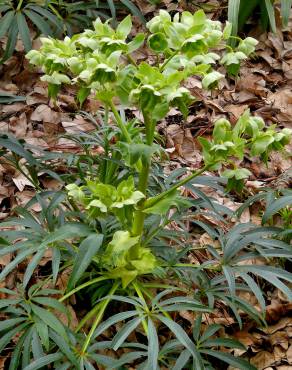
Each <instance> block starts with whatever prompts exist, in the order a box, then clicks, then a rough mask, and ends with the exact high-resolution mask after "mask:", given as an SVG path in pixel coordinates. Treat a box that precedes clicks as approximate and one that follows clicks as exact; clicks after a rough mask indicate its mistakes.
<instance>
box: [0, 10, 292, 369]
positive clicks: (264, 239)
mask: <svg viewBox="0 0 292 370" xmlns="http://www.w3.org/2000/svg"><path fill="white" fill-rule="evenodd" d="M131 27H132V23H131V17H126V18H125V19H124V20H123V21H122V22H121V23H120V24H119V25H118V27H117V28H116V30H114V29H113V28H111V26H110V25H109V23H108V22H105V23H104V22H102V21H101V20H100V19H97V20H96V21H95V22H94V25H93V29H90V30H85V31H84V32H83V33H81V34H79V35H74V36H73V37H72V38H69V37H66V38H65V39H64V41H60V40H56V39H48V38H43V39H42V47H41V49H40V50H39V51H36V50H33V51H31V52H30V53H29V54H28V55H27V58H28V59H29V60H30V62H31V63H32V64H34V65H36V66H38V67H40V68H42V70H43V72H44V75H43V76H42V78H41V79H42V81H45V82H47V83H48V89H49V94H50V96H51V97H52V98H53V99H55V98H56V97H57V94H58V92H59V91H60V90H61V88H62V85H64V84H68V85H73V86H74V87H76V88H77V95H76V98H77V100H78V102H79V104H80V106H82V104H83V103H84V101H85V99H86V98H87V96H88V95H89V94H90V92H91V91H94V92H95V93H96V98H97V99H98V100H99V101H101V102H102V105H103V109H101V111H100V116H99V117H98V122H97V130H96V131H95V132H93V133H91V134H88V135H80V136H79V137H74V138H72V140H73V139H74V140H75V141H77V142H79V144H80V146H82V147H83V148H84V153H85V154H84V155H83V156H82V157H79V158H78V157H75V158H71V159H70V161H71V162H70V166H71V167H72V168H74V169H76V170H77V171H72V172H68V174H66V175H65V176H62V178H61V179H60V180H61V181H63V182H64V185H65V186H64V189H63V190H61V191H56V192H42V191H41V188H40V187H39V184H38V183H37V177H36V176H35V175H34V174H35V172H34V171H36V170H40V169H41V170H46V171H47V173H48V174H50V175H51V176H57V174H55V173H54V172H53V169H52V168H47V169H45V165H44V157H43V156H42V155H40V156H39V157H38V158H35V156H32V152H31V150H30V148H24V147H23V145H21V143H19V142H17V141H16V140H15V141H14V145H11V140H13V139H11V138H8V137H6V136H3V137H2V138H1V145H2V146H3V147H4V148H7V149H9V150H10V151H11V152H12V154H11V153H8V154H7V155H6V158H7V159H8V160H10V162H11V163H12V164H14V165H19V161H20V159H21V158H23V157H24V158H26V159H27V160H28V162H30V163H31V166H30V167H29V166H28V167H29V169H28V170H27V171H23V172H24V174H25V175H26V176H29V178H30V181H32V182H33V183H35V185H36V188H39V192H38V194H37V195H36V197H35V198H34V199H33V200H32V201H31V202H30V203H29V204H28V205H27V207H25V208H19V209H18V210H17V211H16V212H18V215H17V216H16V217H14V218H13V219H10V220H8V221H6V222H3V223H2V225H1V226H2V227H3V228H4V230H3V232H2V233H1V240H0V243H1V250H0V255H1V256H5V255H6V254H8V253H14V258H13V259H12V261H11V262H10V263H8V264H7V266H6V267H5V268H4V269H3V270H2V271H1V273H0V280H1V281H2V280H3V279H5V278H6V277H7V276H8V274H9V273H11V272H12V271H13V270H14V269H15V268H17V266H19V265H20V264H22V263H23V262H25V261H28V264H27V266H26V267H25V272H24V276H23V281H22V282H20V284H19V287H18V289H17V291H15V290H9V289H6V288H2V289H1V292H3V293H5V294H7V295H8V298H6V299H2V300H1V303H0V309H1V312H2V314H3V316H4V318H5V319H4V320H3V321H2V322H1V324H0V331H1V333H2V334H3V335H2V337H1V339H0V350H4V351H5V350H8V349H9V347H10V346H11V344H12V342H14V340H15V335H16V334H17V335H18V339H17V344H16V346H15V348H14V350H13V353H12V356H11V361H10V364H9V368H10V369H18V368H22V369H26V370H28V369H30V370H32V369H38V368H43V367H45V366H51V367H52V368H56V369H70V368H76V369H93V368H95V367H96V366H98V367H102V366H103V367H105V368H106V369H119V368H122V366H130V365H132V366H136V368H139V369H157V368H171V369H185V368H186V369H212V368H215V369H216V368H223V367H222V366H225V365H224V364H230V365H232V366H235V367H237V368H241V369H254V367H253V366H252V365H250V364H249V363H248V362H247V361H245V360H244V359H241V358H238V357H237V358H236V357H233V356H232V355H231V354H229V353H227V352H225V351H222V348H225V349H226V348H229V347H231V348H238V349H242V348H244V346H243V345H242V344H240V343H238V342H236V341H235V340H232V339H230V338H222V337H220V336H218V335H217V333H218V332H219V331H220V326H219V325H215V324H214V325H205V326H204V325H203V322H204V319H205V318H206V317H208V314H211V313H212V311H213V310H214V308H215V307H216V306H217V305H218V303H219V302H220V303H221V304H222V302H223V304H224V305H226V307H228V309H229V310H230V312H232V314H233V315H234V317H235V319H236V320H237V322H238V325H239V326H241V325H242V320H243V318H242V315H241V314H240V312H244V314H245V315H248V316H250V317H251V318H252V319H253V320H255V321H256V322H257V323H258V325H264V324H265V306H266V304H265V292H264V290H263V289H262V288H261V285H260V284H259V281H265V282H266V284H273V285H274V286H275V287H277V288H278V289H280V290H281V291H282V292H283V293H284V294H285V295H287V297H288V298H289V299H291V290H290V289H289V287H288V285H287V284H286V283H287V282H291V280H292V275H291V274H290V273H288V272H287V271H285V270H284V269H283V268H282V267H281V266H282V261H283V259H291V246H290V245H289V244H288V243H287V235H288V236H289V232H288V233H286V234H284V235H283V232H284V231H283V229H282V228H281V227H274V226H273V225H264V226H263V227H258V226H256V225H253V224H238V225H236V226H234V227H233V228H232V229H231V230H229V231H228V232H225V231H223V230H221V229H220V228H212V227H210V225H208V224H207V223H203V222H202V221H198V220H197V219H196V217H195V216H196V215H198V214H199V213H200V212H206V213H208V214H209V215H210V216H212V217H215V218H216V217H217V218H218V219H222V218H223V215H226V213H228V212H229V214H230V211H228V209H226V208H224V207H219V206H218V204H216V202H215V201H213V200H212V199H210V198H208V197H207V196H206V195H205V194H204V193H203V192H202V191H201V190H200V188H199V187H197V186H196V184H197V182H199V181H202V175H203V174H204V173H205V172H206V171H207V170H214V171H219V173H221V174H222V176H223V177H225V179H226V183H227V191H237V192H240V190H241V189H242V187H243V185H244V181H245V179H247V178H248V176H249V174H250V173H249V171H248V170H247V169H245V168H241V167H239V166H237V161H238V160H241V159H242V158H243V156H244V155H246V156H248V157H249V158H251V159H253V158H255V157H260V158H261V159H262V160H263V161H265V162H268V157H269V154H270V153H271V152H272V151H273V150H281V149H283V148H284V147H285V145H286V144H288V143H289V141H290V136H291V132H290V130H288V129H282V130H278V129H277V128H276V127H275V126H269V127H266V125H265V123H264V121H263V120H262V119H261V118H259V117H255V116H252V115H251V114H250V112H249V111H248V110H247V111H245V112H244V113H243V114H242V116H241V117H240V118H239V120H238V121H237V123H236V124H235V125H231V123H230V122H229V121H228V120H226V119H219V120H218V121H216V122H215V124H214V130H213V135H212V140H206V139H205V138H203V137H202V138H200V139H199V141H200V144H201V146H202V153H203V157H204V165H203V166H202V167H201V168H199V169H197V170H196V171H194V172H191V173H190V174H187V173H182V172H181V171H180V172H176V173H173V174H172V175H171V176H169V177H168V178H167V177H166V176H164V175H163V168H162V166H161V163H162V162H163V160H166V153H165V152H164V150H163V148H162V146H160V145H159V142H160V138H159V135H158V132H157V131H156V124H157V122H158V121H159V120H161V119H163V118H164V117H165V115H166V114H167V113H168V111H169V110H170V108H171V107H177V108H178V109H180V111H181V113H182V115H183V116H184V117H187V115H188V105H189V104H190V103H191V102H192V101H193V100H194V97H193V96H192V94H191V91H190V90H189V89H187V88H186V87H184V86H183V83H184V82H185V81H187V79H188V78H189V77H190V76H192V75H199V76H201V82H202V87H203V88H204V89H212V88H215V87H216V86H217V85H218V83H219V81H220V79H221V78H223V76H224V75H223V74H222V66H224V67H225V69H226V72H227V73H229V74H231V75H233V76H236V74H237V73H238V70H239V67H240V61H242V60H244V59H246V58H247V57H248V56H249V55H250V54H251V53H252V52H253V51H254V48H255V45H256V40H254V39H252V38H246V39H244V40H240V41H239V42H238V44H237V45H236V47H235V48H234V49H233V48H231V47H230V46H229V41H230V36H231V31H232V30H231V25H230V24H228V23H227V25H226V26H225V27H223V26H222V24H221V23H220V22H217V21H211V20H209V19H207V18H206V16H205V14H204V12H203V11H198V12H196V13H195V14H191V13H189V12H183V13H182V14H176V15H175V16H174V17H170V15H169V14H168V13H167V12H166V11H160V13H159V15H158V16H156V17H154V18H153V19H152V20H151V21H150V22H149V23H148V24H147V28H148V30H149V33H148V35H147V39H146V40H144V35H143V34H137V35H136V36H135V37H131V35H130V32H131ZM144 42H146V45H147V46H148V48H149V50H151V52H152V53H154V55H155V58H154V59H155V63H147V62H140V63H137V62H136V61H135V59H134V56H133V53H134V52H135V51H136V50H137V49H139V48H140V47H141V46H142V44H143V43H144ZM219 68H220V72H219V71H218V69H219ZM127 107H136V108H137V109H138V110H139V111H140V113H141V115H142V117H143V119H141V120H137V119H134V120H128V119H127V118H126V115H125V113H124V110H123V109H124V108H127ZM97 145H98V146H99V147H100V148H101V149H102V150H101V151H100V155H98V156H96V155H93V154H91V150H92V149H93V148H94V147H96V146H97ZM52 158H53V157H51V159H52ZM53 159H55V158H53ZM68 163H69V159H68ZM20 168H21V167H20ZM182 175H183V176H182ZM181 176H182V177H181ZM203 181H205V182H207V183H208V184H209V185H210V186H215V187H219V183H220V182H219V180H217V181H216V180H215V181H214V179H213V180H211V179H210V178H209V177H203ZM183 186H186V187H187V186H188V187H191V188H192V190H193V191H194V192H195V193H196V195H197V197H198V199H196V200H193V199H189V198H187V197H184V196H182V194H181V192H180V189H181V187H183ZM278 195H279V194H272V195H270V196H267V199H268V202H267V210H266V213H265V215H264V217H263V223H264V224H265V223H266V222H267V221H269V220H270V219H271V217H272V216H274V215H275V214H276V213H277V212H279V211H281V210H283V209H285V207H286V206H287V205H288V206H289V201H290V200H289V199H290V198H289V196H290V194H288V193H287V194H286V193H285V194H284V198H285V199H284V200H283V198H281V197H280V198H278ZM280 195H281V194H280ZM261 196H262V195H261ZM281 199H282V200H281ZM252 201H255V199H251V201H250V202H252ZM34 203H38V204H39V206H40V207H41V212H39V213H38V214H37V215H35V214H33V213H32V212H30V211H29V207H30V206H31V205H33V204H34ZM240 211H242V210H239V213H240ZM288 211H289V210H288V209H287V214H288V216H287V217H289V213H288ZM187 220H188V221H190V222H192V223H193V224H194V225H196V227H199V228H202V229H203V230H205V231H206V232H207V233H208V234H209V235H210V237H211V240H213V241H216V244H215V243H214V244H210V245H208V246H206V247H205V250H204V252H205V254H206V259H205V261H204V262H203V263H201V264H200V263H198V264H191V263H189V261H188V259H187V256H188V254H189V253H192V252H193V249H194V246H193V245H192V243H191V242H189V240H190V239H189V237H188V232H187V230H185V227H184V222H185V221H187ZM173 222H175V223H176V224H178V225H179V226H180V230H179V232H176V231H175V230H173V229H172V228H171V227H170V226H171V223H173ZM285 237H286V239H285ZM48 251H49V252H50V253H51V255H52V263H51V264H50V266H49V268H48V270H47V271H43V275H42V274H41V279H40V281H39V282H38V283H37V284H36V283H35V282H34V272H35V271H36V269H37V268H38V267H39V264H40V261H41V259H42V258H43V257H44V256H45V254H46V253H48ZM262 259H264V260H265V261H266V262H267V264H266V265H263V264H262V263H261V262H262ZM251 260H252V261H253V263H252V264H251V263H250V261H251ZM66 269H67V271H69V275H70V276H69V279H68V282H67V284H66V289H65V291H59V290H56V289H55V287H54V284H55V283H56V282H57V280H58V276H59V275H60V273H61V272H62V271H64V270H66ZM240 291H249V292H252V293H253V294H254V295H255V297H256V299H257V300H258V302H259V304H260V306H261V312H258V311H257V310H256V309H255V308H254V307H253V306H252V305H251V304H250V303H249V302H248V301H246V300H244V299H243V298H241V297H239V296H238V292H240ZM73 296H75V303H74V304H75V305H80V304H81V305H82V302H86V307H85V310H86V312H85V313H84V315H83V317H82V319H81V320H80V322H79V323H78V325H77V327H75V328H74V330H72V329H70V328H69V327H68V325H65V324H64V320H61V319H60V314H63V316H65V317H67V322H68V323H69V322H70V320H71V319H72V318H70V312H69V311H68V308H67V307H66V304H65V303H66V302H68V301H69V300H70V299H72V297H73ZM180 311H189V312H192V313H193V314H194V317H195V320H194V324H193V326H192V327H191V326H190V325H183V324H182V323H180V322H179V320H178V319H177V315H176V313H177V312H180ZM113 312H114V314H112V313H113ZM166 329H167V330H168V335H167V336H166V337H164V338H165V339H163V340H162V339H161V333H163V332H165V330H166ZM204 329H205V330H204ZM105 332H106V333H107V334H108V333H109V335H107V338H108V337H110V340H109V339H107V340H104V333H105ZM169 333H170V334H169ZM218 361H220V365H219V367H218V366H217V365H218ZM226 366H227V365H226Z"/></svg>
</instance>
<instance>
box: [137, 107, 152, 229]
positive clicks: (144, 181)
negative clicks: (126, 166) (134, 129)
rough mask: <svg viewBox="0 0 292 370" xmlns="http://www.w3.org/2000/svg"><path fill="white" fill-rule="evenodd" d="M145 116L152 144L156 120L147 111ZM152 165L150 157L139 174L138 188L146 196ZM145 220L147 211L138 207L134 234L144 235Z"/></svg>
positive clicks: (147, 136) (147, 134) (147, 131)
mask: <svg viewBox="0 0 292 370" xmlns="http://www.w3.org/2000/svg"><path fill="white" fill-rule="evenodd" d="M143 117H144V123H145V128H146V141H147V145H152V143H153V140H154V131H155V122H153V121H152V120H151V119H150V118H149V116H148V115H147V114H146V113H145V112H143ZM150 167H151V158H149V160H148V163H147V164H145V165H144V167H143V168H142V170H141V171H140V174H139V183H138V190H139V191H141V192H142V193H143V194H144V195H145V196H147V186H148V179H149V174H150ZM144 221H145V213H144V212H143V211H142V210H141V209H138V210H137V211H136V212H135V214H134V221H133V235H135V236H138V235H142V233H143V229H144Z"/></svg>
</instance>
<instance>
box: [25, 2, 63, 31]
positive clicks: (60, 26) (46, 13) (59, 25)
mask: <svg viewBox="0 0 292 370" xmlns="http://www.w3.org/2000/svg"><path fill="white" fill-rule="evenodd" d="M26 9H29V10H33V11H34V12H36V13H38V14H39V15H41V16H43V17H45V18H47V19H48V20H49V21H50V22H51V23H52V24H53V25H54V26H56V28H57V30H58V31H59V32H63V24H62V22H61V20H60V19H58V17H56V16H55V15H54V14H53V13H52V12H50V11H49V10H48V9H46V8H42V7H41V6H38V5H34V4H28V5H27V6H26Z"/></svg>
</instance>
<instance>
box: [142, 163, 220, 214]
mask: <svg viewBox="0 0 292 370" xmlns="http://www.w3.org/2000/svg"><path fill="white" fill-rule="evenodd" d="M213 165H214V163H212V164H209V165H205V166H204V167H202V168H201V169H199V170H197V171H195V172H193V173H192V174H191V175H189V176H187V177H185V178H184V179H182V180H181V181H179V182H177V183H176V184H174V185H173V186H171V187H170V188H169V189H167V190H166V191H164V192H163V193H160V194H159V195H156V196H155V197H153V198H151V199H149V200H148V201H147V202H146V203H145V205H146V207H147V208H149V207H152V206H154V205H155V204H156V203H158V202H159V201H160V200H161V199H163V198H165V197H166V196H168V195H169V194H170V193H172V192H173V191H174V190H176V189H178V188H179V187H181V186H183V185H185V184H186V183H187V182H189V181H191V180H192V179H194V178H195V177H197V176H200V175H201V174H202V173H204V172H205V171H207V170H208V169H209V168H210V167H211V166H213Z"/></svg>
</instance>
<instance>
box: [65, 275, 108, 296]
mask: <svg viewBox="0 0 292 370" xmlns="http://www.w3.org/2000/svg"><path fill="white" fill-rule="evenodd" d="M103 280H108V277H105V276H100V277H98V278H96V279H93V280H89V281H87V282H86V283H84V284H81V285H79V286H78V287H77V288H75V289H73V290H71V291H70V292H68V293H67V294H65V295H64V296H63V297H62V298H60V299H59V302H63V301H65V299H67V298H69V297H71V295H73V294H75V293H77V292H79V290H81V289H83V288H86V287H88V286H90V285H92V284H95V283H99V282H100V281H103Z"/></svg>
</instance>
